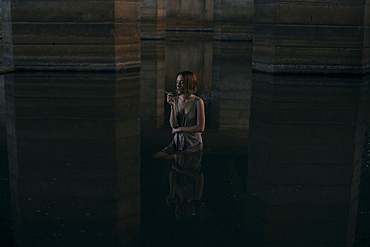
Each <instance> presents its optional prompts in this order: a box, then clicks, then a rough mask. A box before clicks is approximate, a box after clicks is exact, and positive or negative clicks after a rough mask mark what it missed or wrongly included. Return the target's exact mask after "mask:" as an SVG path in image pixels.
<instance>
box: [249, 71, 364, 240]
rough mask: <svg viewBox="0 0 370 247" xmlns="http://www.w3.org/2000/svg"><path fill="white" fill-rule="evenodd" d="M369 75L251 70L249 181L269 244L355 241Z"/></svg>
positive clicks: (264, 237) (265, 237) (265, 238)
mask: <svg viewBox="0 0 370 247" xmlns="http://www.w3.org/2000/svg"><path fill="white" fill-rule="evenodd" d="M368 80H369V78H363V79H360V78H345V79H343V78H328V77H299V76H266V75H263V74H260V75H254V77H253V81H252V99H251V118H250V135H249V159H248V179H247V182H248V191H249V192H250V193H252V194H253V195H255V196H256V198H258V200H259V201H260V204H261V205H259V206H258V208H259V209H258V210H261V211H260V213H261V214H260V218H259V220H260V222H262V227H264V229H266V231H265V232H264V236H263V240H264V241H265V242H266V243H270V242H274V243H276V242H279V243H280V244H281V246H287V245H289V244H291V243H294V245H295V246H308V245H311V244H322V245H324V246H353V242H354V233H355V225H356V212H357V204H358V186H359V180H360V167H361V155H362V147H363V135H364V127H365V121H366V117H365V114H364V113H365V112H366V111H365V110H366V109H365V107H366V106H367V103H365V102H368V101H369V91H368V88H367V87H366V86H365V85H366V84H365V83H366V82H368ZM363 83H364V84H363ZM338 216H339V217H338ZM267 245H268V244H267Z"/></svg>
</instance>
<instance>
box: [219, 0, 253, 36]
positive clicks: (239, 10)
mask: <svg viewBox="0 0 370 247" xmlns="http://www.w3.org/2000/svg"><path fill="white" fill-rule="evenodd" d="M253 6H254V4H253V0H214V26H213V36H214V38H215V39H219V40H248V41H251V40H252V38H253Z"/></svg>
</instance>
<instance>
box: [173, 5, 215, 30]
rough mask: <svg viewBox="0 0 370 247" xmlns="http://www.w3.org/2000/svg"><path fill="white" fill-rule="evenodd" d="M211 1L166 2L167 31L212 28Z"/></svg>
mask: <svg viewBox="0 0 370 247" xmlns="http://www.w3.org/2000/svg"><path fill="white" fill-rule="evenodd" d="M213 1H214V0H179V1H171V0H167V2H166V20H167V22H166V25H167V29H172V30H178V29H180V30H187V29H190V30H193V29H204V28H205V29H207V28H212V26H213Z"/></svg>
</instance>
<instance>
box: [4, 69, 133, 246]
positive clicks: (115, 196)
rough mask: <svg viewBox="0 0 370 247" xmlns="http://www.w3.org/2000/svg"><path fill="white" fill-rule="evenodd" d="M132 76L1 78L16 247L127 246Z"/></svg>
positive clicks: (129, 233)
mask: <svg viewBox="0 0 370 247" xmlns="http://www.w3.org/2000/svg"><path fill="white" fill-rule="evenodd" d="M139 74H140V73H139V72H130V73H94V74H91V73H88V74H86V73H50V72H40V73H35V72H31V73H14V74H6V75H5V77H6V93H7V95H8V97H7V100H6V109H7V112H6V113H7V126H6V127H7V139H8V147H9V151H8V156H9V172H10V176H9V177H10V178H9V181H10V189H11V201H12V208H13V219H14V220H15V224H14V229H15V231H16V234H15V235H16V236H17V239H18V241H19V245H20V246H29V245H31V246H37V245H45V246H52V245H53V244H54V243H56V242H58V243H59V244H60V245H62V246H75V245H82V246H83V245H89V246H105V245H108V246H117V242H121V244H120V245H119V246H135V245H134V244H132V243H134V242H136V241H137V240H138V236H139V224H140V178H139V171H140V119H139V100H138V98H139V95H140V94H139V89H140V84H139V80H140V78H139ZM45 85H47V86H45Z"/></svg>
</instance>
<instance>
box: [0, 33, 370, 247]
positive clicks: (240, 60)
mask: <svg viewBox="0 0 370 247" xmlns="http://www.w3.org/2000/svg"><path fill="white" fill-rule="evenodd" d="M179 51H181V52H195V54H197V58H196V59H193V60H192V59H184V60H181V61H180V60H179V57H180V55H181V54H180V53H179ZM141 59H142V69H141V71H140V72H127V73H46V72H45V73H31V72H30V73H28V72H27V73H26V72H23V73H15V74H6V75H4V76H2V80H3V81H2V85H5V86H4V87H2V95H3V96H4V97H1V100H2V101H1V107H0V109H1V111H2V112H1V125H0V130H1V147H0V149H1V152H0V155H1V157H0V158H1V161H2V162H1V170H0V171H1V174H0V175H1V208H0V209H1V212H0V213H1V214H0V218H1V232H0V238H1V241H2V242H0V243H1V246H16V245H17V246H207V247H208V246H284V247H287V246H294V247H296V246H368V244H369V236H370V232H369V231H370V230H369V227H368V226H369V225H370V218H369V215H370V204H369V200H368V198H369V197H368V196H367V195H368V194H369V184H370V181H369V177H370V176H369V169H368V166H369V134H370V131H369V125H368V123H369V109H370V107H369V102H370V100H369V98H370V95H369V79H368V78H367V77H363V78H334V77H319V76H292V75H291V76H288V75H279V76H278V75H275V76H272V75H264V74H257V73H254V74H253V75H252V72H251V46H250V44H249V43H242V42H215V41H212V40H211V39H209V38H207V37H202V38H200V39H196V40H188V39H186V38H184V39H183V41H182V42H170V40H162V41H155V42H152V41H145V42H143V44H142V58H141ZM176 61H180V62H179V63H177V62H176ZM184 69H189V70H192V71H194V72H195V73H196V74H197V75H198V78H199V81H201V83H202V84H201V86H200V92H199V95H200V96H201V97H202V98H203V99H204V101H205V106H206V122H207V124H206V131H205V132H204V133H203V140H204V152H203V153H202V156H201V159H193V158H194V157H192V158H189V157H187V158H184V157H176V159H175V160H162V159H154V158H153V154H155V153H156V152H157V151H159V150H161V149H162V148H163V147H165V146H167V144H168V143H169V142H170V141H171V139H172V135H171V131H170V128H169V125H168V114H169V107H168V105H167V103H166V102H165V95H164V93H163V91H164V90H167V91H168V90H171V89H173V88H174V77H175V76H176V73H177V72H178V71H181V70H184ZM366 126H367V128H366ZM365 129H366V132H365ZM364 133H365V135H364ZM364 136H365V141H364ZM363 148H364V150H365V151H364V152H362V150H363ZM188 158H189V159H188ZM198 158H200V157H198ZM189 160H190V161H196V162H195V163H194V162H190V164H192V165H189V162H185V161H189ZM194 164H196V165H194ZM361 164H362V166H361ZM182 169H186V172H185V173H184V170H182ZM361 172H362V175H361V177H360V173H361ZM175 174H176V176H179V177H177V178H179V180H176V181H177V182H179V181H183V183H177V184H176V186H177V189H175V190H173V192H174V194H177V195H178V196H174V197H173V198H172V197H170V198H169V197H168V196H169V194H171V192H172V190H171V186H170V185H171V181H173V179H174V177H175V176H174V175H175ZM185 175H187V176H188V177H186V176H185ZM201 175H202V176H201ZM200 177H202V181H203V185H202V186H201V188H200V187H199V188H198V190H197V189H196V188H197V187H194V185H189V186H190V187H189V186H188V185H187V183H185V181H192V183H191V184H193V183H194V181H197V179H198V181H200V180H199V178H200ZM180 179H182V180H180ZM360 181H361V183H360ZM172 185H173V184H172ZM191 186H193V187H191ZM172 188H173V187H172ZM189 188H192V189H189ZM189 191H193V192H194V191H198V192H197V193H195V194H197V195H198V196H194V198H195V199H194V200H192V203H191V206H190V207H189V208H187V211H185V212H189V214H188V215H189V217H185V218H181V219H179V217H176V215H177V216H178V214H175V209H176V204H181V203H179V202H181V198H182V200H184V198H190V197H191V196H190V195H191V193H190V192H189ZM200 191H201V193H200ZM180 195H181V196H180ZM184 195H185V196H184ZM166 198H167V201H166ZM171 202H173V203H171ZM180 207H182V206H180Z"/></svg>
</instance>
